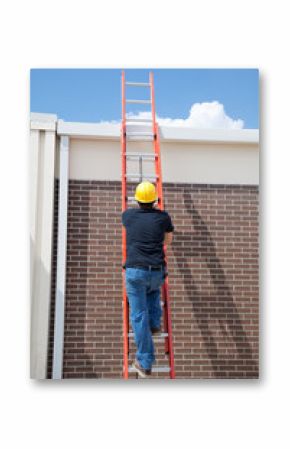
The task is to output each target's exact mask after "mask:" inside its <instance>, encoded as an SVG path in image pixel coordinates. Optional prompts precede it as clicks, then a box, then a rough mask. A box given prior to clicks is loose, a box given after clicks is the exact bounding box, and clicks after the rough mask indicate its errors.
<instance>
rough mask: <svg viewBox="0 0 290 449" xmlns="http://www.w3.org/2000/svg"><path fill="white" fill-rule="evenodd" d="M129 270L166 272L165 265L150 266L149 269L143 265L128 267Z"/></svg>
mask: <svg viewBox="0 0 290 449" xmlns="http://www.w3.org/2000/svg"><path fill="white" fill-rule="evenodd" d="M127 268H138V269H140V270H146V271H162V270H164V266H163V265H149V266H147V267H145V266H143V265H135V266H133V267H127Z"/></svg>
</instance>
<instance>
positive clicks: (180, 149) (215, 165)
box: [58, 121, 259, 185]
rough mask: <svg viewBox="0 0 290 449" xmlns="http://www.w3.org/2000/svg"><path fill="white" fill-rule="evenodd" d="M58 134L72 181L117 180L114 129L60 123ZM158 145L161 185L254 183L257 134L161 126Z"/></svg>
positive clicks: (138, 146)
mask: <svg viewBox="0 0 290 449" xmlns="http://www.w3.org/2000/svg"><path fill="white" fill-rule="evenodd" d="M136 129H137V130H140V131H142V130H148V127H144V126H143V127H141V126H139V127H136V126H134V131H135V130H136ZM58 134H59V135H69V136H70V142H71V143H70V168H69V170H70V171H69V176H70V178H71V179H83V180H85V179H87V180H88V179H90V180H94V179H95V180H112V181H120V175H121V157H120V126H119V125H107V124H103V125H102V124H89V123H68V122H63V121H59V122H58ZM160 141H161V157H162V172H163V181H164V182H176V183H184V182H185V183H205V184H254V185H257V184H259V132H258V130H252V129H250V130H247V129H243V130H194V129H188V128H185V127H184V128H181V127H179V128H175V127H160ZM128 151H135V152H139V151H142V152H147V151H148V152H150V151H152V142H150V141H148V142H146V143H141V142H130V143H129V144H128ZM131 167H133V168H134V165H132V164H131ZM148 169H149V170H150V165H149V164H148Z"/></svg>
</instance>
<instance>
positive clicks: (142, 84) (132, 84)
mask: <svg viewBox="0 0 290 449" xmlns="http://www.w3.org/2000/svg"><path fill="white" fill-rule="evenodd" d="M126 86H140V87H150V86H151V84H150V83H135V82H133V81H126Z"/></svg>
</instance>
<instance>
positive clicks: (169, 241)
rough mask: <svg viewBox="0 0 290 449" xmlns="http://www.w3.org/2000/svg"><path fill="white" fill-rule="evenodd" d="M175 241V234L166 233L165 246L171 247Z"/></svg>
mask: <svg viewBox="0 0 290 449" xmlns="http://www.w3.org/2000/svg"><path fill="white" fill-rule="evenodd" d="M172 239H173V232H165V237H164V245H166V246H167V245H171V243H172Z"/></svg>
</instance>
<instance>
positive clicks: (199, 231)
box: [172, 188, 258, 378]
mask: <svg viewBox="0 0 290 449" xmlns="http://www.w3.org/2000/svg"><path fill="white" fill-rule="evenodd" d="M191 195H192V193H191V192H190V191H189V189H186V188H185V189H184V205H185V209H186V211H187V214H188V216H189V217H190V221H191V228H192V229H193V232H192V231H189V232H178V229H176V230H175V231H174V240H173V244H172V251H173V254H174V257H175V264H176V270H178V272H179V274H180V276H181V277H183V278H184V286H185V287H184V288H185V290H186V294H187V297H188V299H189V300H190V301H191V303H192V308H193V312H194V317H195V320H196V324H197V326H198V328H199V331H200V334H201V337H202V342H203V345H204V348H205V350H206V353H207V356H208V359H209V360H210V362H211V366H212V376H213V377H216V378H257V377H258V363H257V355H256V354H253V349H252V347H251V345H250V343H249V340H248V336H247V334H246V332H245V330H244V328H243V322H242V320H241V318H240V315H239V311H238V309H237V306H236V305H235V302H234V299H233V294H232V291H231V288H230V287H229V285H228V282H227V279H226V275H225V273H224V270H223V267H222V265H221V262H220V260H219V258H218V256H217V254H216V249H215V244H214V241H213V238H212V237H211V234H210V232H209V230H208V227H207V225H206V223H205V221H204V220H203V219H202V217H201V216H200V214H199V213H198V211H197V210H196V208H195V207H194V202H193V199H192V196H191ZM179 258H180V259H182V263H180V264H179V263H178V259H179ZM194 260H198V261H200V262H201V264H202V265H201V266H202V268H203V265H205V269H201V270H199V271H202V272H203V273H204V274H203V275H202V276H206V278H208V279H207V280H206V283H204V282H202V281H201V282H200V285H198V284H199V282H198V279H199V278H198V276H194V268H192V266H191V261H194ZM193 265H194V264H193ZM203 280H204V279H203ZM201 351H202V349H201ZM196 361H197V363H198V359H196Z"/></svg>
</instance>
